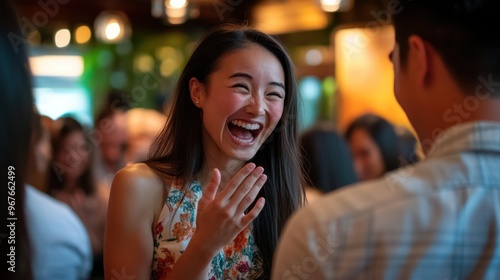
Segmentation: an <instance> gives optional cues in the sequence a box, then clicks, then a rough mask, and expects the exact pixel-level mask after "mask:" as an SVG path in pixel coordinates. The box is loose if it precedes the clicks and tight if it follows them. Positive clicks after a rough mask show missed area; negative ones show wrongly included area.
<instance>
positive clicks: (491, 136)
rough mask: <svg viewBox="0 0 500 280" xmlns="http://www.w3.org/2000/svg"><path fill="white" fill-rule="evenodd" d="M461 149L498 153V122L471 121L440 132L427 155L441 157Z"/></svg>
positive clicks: (499, 135) (499, 149) (499, 127)
mask: <svg viewBox="0 0 500 280" xmlns="http://www.w3.org/2000/svg"><path fill="white" fill-rule="evenodd" d="M463 151H475V152H498V153H500V122H486V121H484V122H471V123H465V124H461V125H456V126H453V127H451V128H449V129H447V130H445V131H444V132H443V133H441V134H440V135H439V136H438V137H437V138H436V141H435V143H434V145H433V146H432V148H431V150H430V151H429V153H428V155H427V157H428V158H431V157H441V156H445V155H449V154H453V153H458V152H463Z"/></svg>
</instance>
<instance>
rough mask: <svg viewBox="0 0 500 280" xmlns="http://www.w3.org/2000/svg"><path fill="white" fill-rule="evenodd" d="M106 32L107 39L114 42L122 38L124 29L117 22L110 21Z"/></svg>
mask: <svg viewBox="0 0 500 280" xmlns="http://www.w3.org/2000/svg"><path fill="white" fill-rule="evenodd" d="M104 32H105V33H106V38H107V39H108V40H110V41H113V40H115V39H116V38H118V36H120V33H121V32H122V28H121V27H120V24H119V23H118V22H117V21H116V20H110V21H109V22H108V24H107V25H106V30H105V31H104Z"/></svg>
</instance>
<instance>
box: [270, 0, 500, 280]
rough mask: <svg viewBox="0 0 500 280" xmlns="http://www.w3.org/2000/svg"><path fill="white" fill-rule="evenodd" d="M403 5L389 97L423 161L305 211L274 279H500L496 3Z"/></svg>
mask: <svg viewBox="0 0 500 280" xmlns="http://www.w3.org/2000/svg"><path fill="white" fill-rule="evenodd" d="M401 5H402V7H403V8H402V9H401V12H400V13H398V14H397V15H395V17H394V23H395V28H396V46H395V48H394V51H393V52H392V54H391V60H392V61H393V64H394V71H395V77H394V91H395V95H396V98H397V100H398V102H399V103H400V104H401V106H402V107H403V109H404V110H405V112H406V114H407V116H408V118H409V119H410V121H411V123H412V125H413V127H414V128H415V131H416V132H417V134H418V136H419V138H420V141H421V145H422V148H423V150H424V151H425V153H426V154H427V159H425V160H422V161H420V162H419V163H417V164H415V165H413V166H409V167H406V168H403V169H399V170H396V171H394V172H392V173H389V174H387V175H386V176H384V177H383V178H382V179H380V180H376V181H371V182H368V183H362V184H357V185H354V186H351V187H347V188H345V189H342V190H339V191H337V192H334V193H333V194H331V195H328V196H327V197H325V198H323V199H321V200H319V201H317V202H316V203H315V204H312V205H309V206H307V207H306V208H304V209H302V210H300V211H299V212H298V213H297V214H296V215H295V216H294V217H292V218H291V220H290V221H289V224H288V226H287V228H286V229H285V231H284V233H283V235H282V239H281V240H280V243H279V245H278V249H277V253H276V261H275V267H274V269H273V275H272V276H273V279H500V172H499V171H500V113H499V112H500V110H499V109H500V37H499V36H497V35H496V34H494V33H492V32H491V30H496V29H497V28H496V27H497V26H498V24H497V23H496V21H497V18H498V17H497V14H498V11H500V1H498V0H460V1H459V0H455V1H452V0H440V1H434V0H433V1H431V0H406V1H401Z"/></svg>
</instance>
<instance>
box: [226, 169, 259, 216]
mask: <svg viewBox="0 0 500 280" xmlns="http://www.w3.org/2000/svg"><path fill="white" fill-rule="evenodd" d="M266 181H267V176H266V175H265V174H260V175H258V177H257V180H256V181H255V182H252V187H251V188H250V191H248V192H246V193H244V192H243V191H241V192H240V190H241V189H243V188H240V190H238V191H237V192H236V193H235V194H234V196H233V198H232V199H231V200H233V199H235V201H234V204H235V206H236V207H237V208H236V213H237V214H239V213H242V214H243V213H244V211H245V210H246V209H247V208H248V207H249V206H250V205H251V204H252V203H253V202H254V200H255V198H256V197H257V195H258V194H259V192H260V189H261V188H262V186H264V184H265V183H266ZM236 195H241V197H237V198H235V197H236Z"/></svg>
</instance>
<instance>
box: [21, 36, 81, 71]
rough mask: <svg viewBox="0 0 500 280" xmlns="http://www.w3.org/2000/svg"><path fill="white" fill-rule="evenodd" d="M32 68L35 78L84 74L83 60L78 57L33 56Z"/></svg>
mask: <svg viewBox="0 0 500 280" xmlns="http://www.w3.org/2000/svg"><path fill="white" fill-rule="evenodd" d="M68 32H69V31H68ZM30 66H31V72H32V73H33V75H34V76H51V77H80V76H81V75H82V74H83V58H82V57H81V56H77V55H42V56H33V57H30Z"/></svg>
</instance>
